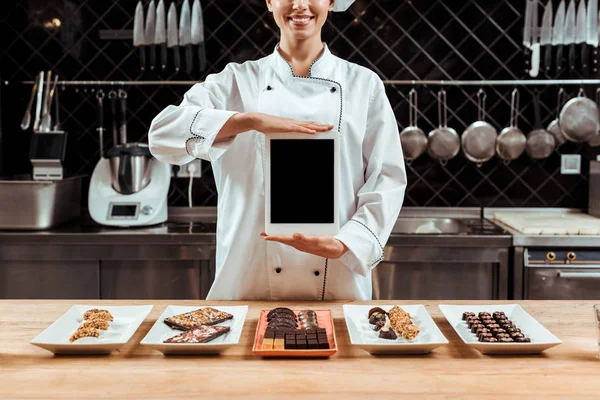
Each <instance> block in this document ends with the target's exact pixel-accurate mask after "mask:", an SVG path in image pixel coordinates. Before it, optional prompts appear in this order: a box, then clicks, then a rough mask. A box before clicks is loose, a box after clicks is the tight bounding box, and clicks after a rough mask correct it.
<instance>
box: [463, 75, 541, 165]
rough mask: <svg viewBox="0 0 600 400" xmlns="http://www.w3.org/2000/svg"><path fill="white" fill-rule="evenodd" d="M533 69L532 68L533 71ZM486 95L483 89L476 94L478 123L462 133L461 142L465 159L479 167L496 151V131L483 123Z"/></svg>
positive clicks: (486, 123)
mask: <svg viewBox="0 0 600 400" xmlns="http://www.w3.org/2000/svg"><path fill="white" fill-rule="evenodd" d="M533 69H534V68H532V70H533ZM486 98H487V95H486V94H485V92H484V90H483V89H479V91H478V92H477V109H478V114H479V116H478V119H479V120H478V121H476V122H474V123H472V124H471V125H469V126H468V127H467V129H466V130H465V131H464V133H463V135H462V138H461V141H462V148H463V152H464V154H465V156H466V157H467V159H469V160H471V161H473V162H475V163H477V166H478V167H480V166H481V164H482V163H484V162H486V161H488V160H490V159H491V158H492V157H494V153H495V150H496V139H497V137H498V131H497V130H496V128H494V127H493V126H492V125H491V124H489V123H488V122H486V121H485V100H486Z"/></svg>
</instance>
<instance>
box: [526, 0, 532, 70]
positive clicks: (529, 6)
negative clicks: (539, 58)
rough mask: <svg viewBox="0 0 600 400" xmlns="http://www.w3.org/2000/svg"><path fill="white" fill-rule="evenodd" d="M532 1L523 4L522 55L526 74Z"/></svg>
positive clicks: (529, 52) (529, 66) (529, 65)
mask: <svg viewBox="0 0 600 400" xmlns="http://www.w3.org/2000/svg"><path fill="white" fill-rule="evenodd" d="M533 5H534V2H533V0H527V3H526V5H525V25H524V26H523V47H524V48H525V49H524V51H523V56H524V57H525V73H526V74H528V73H529V70H530V69H531V62H530V57H531V17H532V14H531V13H532V10H533Z"/></svg>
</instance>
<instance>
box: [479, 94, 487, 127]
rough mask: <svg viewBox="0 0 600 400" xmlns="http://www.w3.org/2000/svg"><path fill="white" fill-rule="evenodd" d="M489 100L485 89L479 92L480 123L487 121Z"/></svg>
mask: <svg viewBox="0 0 600 400" xmlns="http://www.w3.org/2000/svg"><path fill="white" fill-rule="evenodd" d="M486 98H487V94H486V93H485V91H484V90H483V89H479V91H478V92H477V110H478V119H479V121H485V100H486Z"/></svg>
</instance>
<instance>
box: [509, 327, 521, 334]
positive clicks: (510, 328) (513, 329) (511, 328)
mask: <svg viewBox="0 0 600 400" xmlns="http://www.w3.org/2000/svg"><path fill="white" fill-rule="evenodd" d="M505 330H506V332H507V333H515V332H521V330H520V329H519V328H517V327H516V326H512V325H511V326H510V327H509V328H508V329H505Z"/></svg>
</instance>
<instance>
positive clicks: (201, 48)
mask: <svg viewBox="0 0 600 400" xmlns="http://www.w3.org/2000/svg"><path fill="white" fill-rule="evenodd" d="M192 44H193V45H194V44H195V45H198V59H199V62H200V72H204V70H206V46H205V44H204V16H203V15H202V5H201V4H200V0H194V4H193V5H192Z"/></svg>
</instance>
